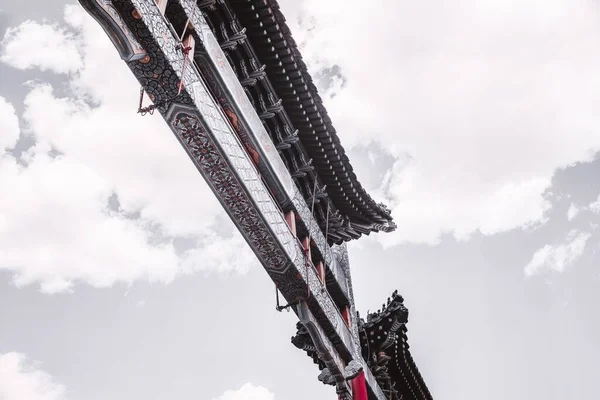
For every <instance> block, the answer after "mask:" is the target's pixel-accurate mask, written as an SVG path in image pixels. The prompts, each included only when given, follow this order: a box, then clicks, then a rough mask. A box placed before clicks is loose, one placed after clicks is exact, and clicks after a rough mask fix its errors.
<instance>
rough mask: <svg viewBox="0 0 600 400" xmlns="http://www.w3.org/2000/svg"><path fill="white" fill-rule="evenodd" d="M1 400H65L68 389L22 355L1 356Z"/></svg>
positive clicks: (7, 354) (9, 354) (37, 364)
mask: <svg viewBox="0 0 600 400" xmlns="http://www.w3.org/2000/svg"><path fill="white" fill-rule="evenodd" d="M0 399H2V400H65V399H66V388H65V386H64V385H61V384H60V383H57V382H55V381H54V380H53V379H52V377H51V376H50V375H49V374H48V373H46V372H44V371H42V370H41V369H40V365H39V363H36V362H33V363H32V362H29V361H28V360H27V359H26V357H25V355H23V354H20V353H6V354H0Z"/></svg>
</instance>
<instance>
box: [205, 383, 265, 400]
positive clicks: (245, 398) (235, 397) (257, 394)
mask: <svg viewBox="0 0 600 400" xmlns="http://www.w3.org/2000/svg"><path fill="white" fill-rule="evenodd" d="M274 399H275V395H274V394H273V393H271V392H270V391H269V390H268V389H266V388H264V387H262V386H254V385H253V384H251V383H246V384H245V385H244V386H242V387H241V388H240V389H239V390H235V391H234V390H228V391H226V392H225V393H223V394H222V395H221V396H220V397H218V398H217V399H214V400H274Z"/></svg>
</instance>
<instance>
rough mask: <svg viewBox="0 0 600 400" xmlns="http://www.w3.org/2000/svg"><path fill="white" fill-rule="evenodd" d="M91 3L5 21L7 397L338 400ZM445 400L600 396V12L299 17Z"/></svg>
mask: <svg viewBox="0 0 600 400" xmlns="http://www.w3.org/2000/svg"><path fill="white" fill-rule="evenodd" d="M71 3H72V2H69V3H67V2H64V1H53V2H39V1H34V0H28V1H20V2H8V1H5V2H2V3H1V4H0V38H2V41H1V42H0V188H1V189H0V190H1V191H0V399H1V400H29V399H31V400H59V399H60V400H94V399H97V400H100V399H102V400H104V399H112V400H131V399H144V400H146V399H189V398H195V399H208V400H301V399H302V400H304V399H307V398H314V399H333V398H335V393H334V390H333V389H332V388H330V387H326V386H323V385H322V384H321V383H320V382H318V381H317V379H316V377H317V375H318V369H317V367H316V366H315V365H313V364H312V361H311V360H310V359H309V358H308V357H306V356H305V355H304V354H303V353H302V352H300V351H298V350H297V349H296V348H295V347H294V346H293V345H291V344H290V337H291V336H292V335H293V334H294V333H295V321H296V319H295V316H294V315H293V314H292V313H281V314H280V313H277V312H276V311H275V310H274V306H275V304H274V291H273V284H272V282H271V281H270V279H269V278H268V276H267V275H266V273H265V272H264V271H263V270H262V267H261V266H260V265H259V264H258V262H257V261H255V260H254V258H253V256H252V255H251V252H250V251H249V249H248V248H247V246H246V244H245V242H243V240H242V239H241V237H240V236H239V235H238V234H237V232H236V231H235V229H234V228H233V225H232V223H231V222H230V221H229V220H228V218H227V217H226V215H225V213H224V212H223V211H222V209H221V208H220V206H219V204H218V203H217V201H216V200H215V199H214V198H213V196H212V194H211V193H210V191H209V189H208V188H207V186H206V184H205V183H204V181H203V179H202V178H201V176H200V175H199V174H198V173H197V171H196V170H195V168H194V167H193V165H192V163H191V162H190V161H189V159H188V158H187V156H186V155H185V153H184V151H183V150H182V149H181V147H180V145H179V144H178V142H177V141H176V139H175V138H174V137H173V135H172V134H171V132H170V131H169V130H168V128H167V127H166V126H165V124H164V123H163V120H162V119H161V118H160V116H158V115H155V116H145V117H140V116H139V115H136V113H135V110H136V107H137V96H138V93H139V92H138V90H139V86H138V84H137V82H136V81H135V79H134V78H133V76H132V74H131V73H130V71H129V69H128V68H127V67H126V66H125V64H124V63H123V62H122V61H121V60H120V59H119V57H118V54H117V52H116V50H115V49H114V47H113V46H112V44H111V43H110V41H109V39H108V38H107V36H106V35H105V34H104V33H103V31H102V30H101V28H100V27H99V26H98V25H97V23H96V22H94V21H93V20H92V19H91V17H89V16H88V15H87V14H86V13H85V12H83V10H82V9H81V7H80V6H79V5H78V4H76V3H72V4H71ZM281 4H282V11H283V12H284V14H285V15H286V16H287V19H288V21H289V23H290V25H291V27H292V29H293V33H294V36H295V38H296V39H297V41H298V42H299V43H300V45H301V48H302V51H303V54H304V56H305V61H306V62H307V64H308V65H309V67H310V69H311V71H312V73H313V74H314V76H315V77H320V78H319V79H318V82H319V85H320V88H321V93H322V94H323V97H324V99H325V101H326V106H327V108H328V110H329V112H330V115H331V117H332V119H333V121H334V124H335V126H336V128H337V130H338V133H339V135H340V137H341V139H342V143H343V145H344V147H345V148H346V149H347V150H348V152H349V155H350V158H351V161H352V162H353V165H354V167H355V169H356V171H357V174H358V176H359V179H360V180H361V182H362V183H363V184H364V185H365V186H366V187H367V188H368V189H369V190H370V192H372V193H373V195H374V196H375V197H376V198H377V199H378V200H381V201H384V202H386V203H387V204H389V205H390V206H391V207H392V209H393V214H394V216H395V218H396V222H397V224H398V230H397V232H395V233H392V234H381V235H373V236H371V237H368V238H363V239H360V240H359V241H357V242H355V243H352V244H351V245H350V247H349V249H350V257H351V266H352V273H353V279H354V286H355V296H356V301H357V304H358V308H359V310H361V312H362V313H363V315H364V314H365V313H366V311H367V310H369V309H371V310H375V309H377V308H379V307H380V305H381V303H382V302H384V301H385V299H386V298H387V297H388V296H389V295H390V293H391V292H392V291H393V290H395V289H398V290H399V292H400V293H401V294H402V295H403V296H404V297H405V300H406V305H407V306H408V308H409V310H410V322H409V324H408V328H409V341H410V344H411V351H412V353H413V356H414V358H415V359H416V362H417V365H418V367H419V368H420V370H421V372H422V374H423V376H424V378H425V381H426V383H427V384H428V386H429V388H430V389H431V392H432V394H433V395H434V397H435V398H436V399H445V400H446V399H449V400H479V399H487V400H501V399H502V400H504V399H507V398H510V399H512V400H531V399H540V400H559V399H560V400H563V399H571V398H577V399H582V400H587V399H589V400H595V399H598V398H600V389H598V385H597V382H598V381H599V380H600V362H599V361H598V360H600V343H599V340H598V337H600V313H599V312H598V309H597V305H598V304H599V302H600V291H599V290H598V289H599V288H600V268H599V265H600V256H599V254H598V250H599V249H600V234H599V230H598V229H597V227H598V224H600V160H599V159H598V157H597V154H598V152H599V151H600V72H599V71H600V7H599V6H598V5H596V4H595V3H594V2H591V1H587V0H545V1H539V0H520V1H510V0H503V1H498V0H463V1H458V2H457V1H446V0H430V1H427V0H424V1H420V2H407V1H399V0H377V1H373V2H371V3H365V2H364V1H359V0H327V1H326V2H324V1H323V0H286V1H283V0H282V1H281Z"/></svg>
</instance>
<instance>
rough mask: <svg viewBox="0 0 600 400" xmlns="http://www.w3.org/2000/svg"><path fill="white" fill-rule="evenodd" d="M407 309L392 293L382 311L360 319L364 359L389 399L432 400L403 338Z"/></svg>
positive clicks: (405, 329)
mask: <svg viewBox="0 0 600 400" xmlns="http://www.w3.org/2000/svg"><path fill="white" fill-rule="evenodd" d="M407 322H408V309H407V308H406V307H405V306H404V299H403V298H402V296H400V295H399V294H398V292H397V291H396V292H394V293H393V294H392V297H391V298H388V300H387V304H384V305H383V306H382V308H381V310H379V311H377V312H375V313H370V314H368V315H367V321H366V322H365V321H363V320H360V322H359V330H360V341H361V347H362V352H363V357H364V358H365V359H366V360H367V364H368V365H369V366H370V368H371V370H372V371H373V375H374V376H375V378H376V379H377V380H378V382H379V384H380V386H381V387H382V389H383V390H384V392H387V394H388V395H389V396H390V398H392V399H397V400H400V399H404V400H432V399H433V397H432V396H431V393H430V392H429V389H428V388H427V385H426V384H425V381H424V380H423V377H422V376H421V373H420V372H419V369H418V368H417V365H416V364H415V361H414V359H413V357H412V355H411V354H410V350H409V349H410V346H409V345H408V338H407V336H406V332H407V328H406V323H407Z"/></svg>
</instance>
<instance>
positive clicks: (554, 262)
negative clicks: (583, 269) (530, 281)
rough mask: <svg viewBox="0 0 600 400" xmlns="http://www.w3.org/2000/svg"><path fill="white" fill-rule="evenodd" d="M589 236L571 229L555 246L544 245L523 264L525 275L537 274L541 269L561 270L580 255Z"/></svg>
mask: <svg viewBox="0 0 600 400" xmlns="http://www.w3.org/2000/svg"><path fill="white" fill-rule="evenodd" d="M591 236H592V235H591V234H590V233H589V232H579V231H576V230H572V231H570V232H569V233H568V234H567V236H566V238H565V241H564V242H563V243H561V244H559V245H556V246H551V245H545V246H544V247H542V248H541V249H539V250H537V251H536V252H535V253H534V254H533V257H532V258H531V261H529V263H528V264H527V265H526V266H525V275H526V276H532V275H537V274H539V273H541V272H543V271H555V272H559V273H560V272H563V271H564V270H565V268H566V267H568V266H570V265H572V264H573V263H574V262H575V261H577V260H578V259H579V258H580V257H581V255H582V254H583V251H584V250H585V245H586V243H587V241H588V239H589V238H590V237H591Z"/></svg>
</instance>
